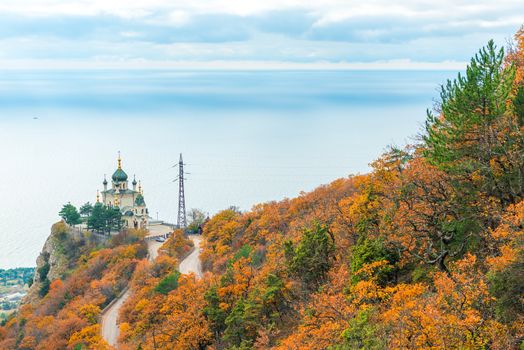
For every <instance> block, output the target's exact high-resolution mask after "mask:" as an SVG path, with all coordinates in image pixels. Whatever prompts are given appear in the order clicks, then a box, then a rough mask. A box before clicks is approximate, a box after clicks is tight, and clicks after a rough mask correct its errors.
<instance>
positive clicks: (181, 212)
mask: <svg viewBox="0 0 524 350" xmlns="http://www.w3.org/2000/svg"><path fill="white" fill-rule="evenodd" d="M176 180H178V219H177V227H178V228H186V226H187V222H186V196H185V194H184V161H183V160H182V153H180V160H179V162H178V178H177V179H176ZM176 180H175V181H176Z"/></svg>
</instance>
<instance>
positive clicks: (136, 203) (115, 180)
mask: <svg viewBox="0 0 524 350" xmlns="http://www.w3.org/2000/svg"><path fill="white" fill-rule="evenodd" d="M102 184H103V185H104V190H103V191H102V203H103V204H104V205H106V206H108V207H117V208H119V209H120V212H121V213H122V224H123V227H131V228H146V227H147V226H148V224H149V212H148V210H147V207H146V202H145V200H144V191H143V189H142V184H141V183H140V182H139V183H138V189H137V181H136V178H135V177H133V182H132V183H131V185H132V186H133V189H129V187H128V177H127V174H126V172H125V171H124V170H123V169H122V159H121V158H120V153H119V154H118V167H117V169H116V170H115V172H114V173H113V176H111V188H110V189H108V188H107V185H108V182H107V179H106V177H105V176H104V182H102ZM97 202H100V195H97Z"/></svg>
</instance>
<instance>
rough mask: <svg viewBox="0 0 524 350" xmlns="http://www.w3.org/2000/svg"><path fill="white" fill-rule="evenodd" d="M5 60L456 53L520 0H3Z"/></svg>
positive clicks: (516, 20) (521, 8)
mask: <svg viewBox="0 0 524 350" xmlns="http://www.w3.org/2000/svg"><path fill="white" fill-rule="evenodd" d="M0 22H1V23H2V26H0V52H2V54H1V56H2V57H3V58H4V59H5V60H6V61H16V60H27V59H56V60H61V59H72V58H75V59H80V60H82V61H89V60H94V61H96V62H99V61H101V60H111V61H115V62H118V61H124V60H125V61H129V60H133V61H151V62H154V61H169V60H172V61H181V60H182V61H189V62H190V61H194V62H201V61H216V60H219V61H222V60H225V61H227V60H230V61H231V62H238V61H242V60H246V61H260V62H262V61H269V62H275V61H281V62H297V63H300V62H310V63H311V62H317V63H318V62H328V63H334V64H337V63H339V62H345V63H356V62H385V61H391V60H403V62H411V64H413V65H415V62H445V61H465V60H467V59H468V58H469V57H470V56H471V55H472V54H473V53H474V52H475V51H476V50H477V48H478V47H480V46H482V45H483V44H485V43H486V42H487V41H488V40H489V39H490V38H494V39H495V40H496V41H497V42H498V43H499V44H501V45H504V44H505V39H507V38H508V37H510V36H511V35H512V34H513V32H515V31H516V30H517V29H518V27H519V26H520V25H521V24H523V23H524V5H522V3H521V0H519V1H514V0H499V1H497V2H496V3H495V2H492V1H490V0H481V1H477V2H476V3H472V2H471V1H466V0H442V1H439V2H435V1H429V0H416V1H415V0H405V1H402V2H398V3H393V2H391V1H388V0H370V1H366V2H364V1H355V0H323V1H318V2H303V1H298V0H254V1H244V0H193V1H191V2H183V3H181V2H173V1H168V0H135V1H133V2H129V1H127V0H126V1H124V0H111V1H107V0H24V1H19V0H2V2H1V3H0Z"/></svg>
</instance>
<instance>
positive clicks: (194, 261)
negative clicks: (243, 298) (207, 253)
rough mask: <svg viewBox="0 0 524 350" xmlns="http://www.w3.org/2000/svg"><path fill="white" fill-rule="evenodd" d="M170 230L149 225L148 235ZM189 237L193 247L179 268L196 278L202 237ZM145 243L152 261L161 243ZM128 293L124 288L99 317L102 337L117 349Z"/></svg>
mask: <svg viewBox="0 0 524 350" xmlns="http://www.w3.org/2000/svg"><path fill="white" fill-rule="evenodd" d="M171 230H172V229H171V228H170V227H169V226H164V225H156V226H151V227H150V234H149V236H158V235H159V234H165V233H169V232H171ZM189 238H191V240H192V241H193V243H194V244H195V249H194V250H193V252H192V253H191V254H189V256H188V257H186V258H185V259H184V260H182V261H181V262H180V266H179V270H180V272H182V273H190V272H194V273H195V274H196V276H197V277H198V278H201V277H202V267H201V264H200V260H199V258H198V257H199V255H200V241H201V239H202V238H201V237H200V236H198V235H191V236H189ZM146 243H147V250H148V252H149V261H154V260H155V259H156V257H157V256H158V249H159V248H160V247H161V246H162V244H163V243H161V242H157V241H155V240H154V239H148V240H146ZM129 295H130V291H129V290H126V292H125V293H124V294H123V295H122V296H121V297H120V298H119V299H118V300H117V301H116V302H114V304H112V305H111V307H109V309H107V310H106V311H105V312H104V314H103V315H102V319H101V324H102V337H103V338H104V339H105V340H106V341H107V342H108V343H109V345H111V346H113V347H114V348H116V349H118V335H119V333H120V329H119V327H118V314H119V311H120V308H121V307H122V305H123V304H124V302H125V301H126V300H127V298H129Z"/></svg>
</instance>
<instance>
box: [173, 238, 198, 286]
mask: <svg viewBox="0 0 524 350" xmlns="http://www.w3.org/2000/svg"><path fill="white" fill-rule="evenodd" d="M189 238H191V240H192V241H193V243H195V249H194V250H193V252H191V254H189V256H188V257H187V258H185V259H184V260H182V261H181V262H180V266H179V267H178V270H179V271H180V272H181V273H190V272H194V273H195V275H196V276H197V277H198V278H202V264H201V263H200V259H199V258H198V257H199V255H200V241H201V240H202V237H201V236H199V235H190V236H189Z"/></svg>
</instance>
